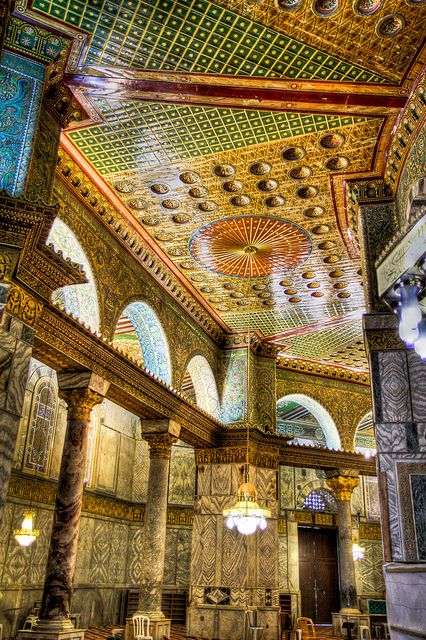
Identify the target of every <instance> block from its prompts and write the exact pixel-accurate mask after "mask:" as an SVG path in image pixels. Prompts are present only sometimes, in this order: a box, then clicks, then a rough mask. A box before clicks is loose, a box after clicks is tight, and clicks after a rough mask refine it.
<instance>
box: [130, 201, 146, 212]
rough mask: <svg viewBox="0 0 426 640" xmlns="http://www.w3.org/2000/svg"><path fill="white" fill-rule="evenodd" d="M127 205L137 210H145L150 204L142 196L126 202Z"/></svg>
mask: <svg viewBox="0 0 426 640" xmlns="http://www.w3.org/2000/svg"><path fill="white" fill-rule="evenodd" d="M126 204H127V206H128V207H130V208H131V209H134V210H135V211H144V210H145V209H146V208H147V206H148V204H147V202H146V200H142V199H141V198H132V199H131V200H128V201H127V202H126Z"/></svg>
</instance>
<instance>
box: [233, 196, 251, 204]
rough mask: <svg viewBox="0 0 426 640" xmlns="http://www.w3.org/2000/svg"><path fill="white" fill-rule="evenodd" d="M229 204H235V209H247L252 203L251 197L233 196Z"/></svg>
mask: <svg viewBox="0 0 426 640" xmlns="http://www.w3.org/2000/svg"><path fill="white" fill-rule="evenodd" d="M229 202H230V203H231V204H233V205H234V207H247V206H248V205H249V204H250V202H251V198H250V197H249V196H246V195H244V194H241V195H239V196H233V197H232V198H231V199H230V200H229Z"/></svg>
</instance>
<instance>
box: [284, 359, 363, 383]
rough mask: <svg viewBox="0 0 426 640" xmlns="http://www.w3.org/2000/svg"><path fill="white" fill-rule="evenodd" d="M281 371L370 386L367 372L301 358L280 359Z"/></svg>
mask: <svg viewBox="0 0 426 640" xmlns="http://www.w3.org/2000/svg"><path fill="white" fill-rule="evenodd" d="M277 366H278V368H279V369H286V370H291V371H297V372H299V373H306V374H308V375H311V376H321V377H323V378H331V379H333V380H344V381H345V382H356V383H358V384H362V385H366V386H369V385H370V376H369V374H368V373H367V372H365V371H354V370H352V369H345V368H344V367H337V366H332V365H326V364H322V363H320V362H314V361H309V360H301V359H299V358H286V357H285V356H279V357H278V364H277Z"/></svg>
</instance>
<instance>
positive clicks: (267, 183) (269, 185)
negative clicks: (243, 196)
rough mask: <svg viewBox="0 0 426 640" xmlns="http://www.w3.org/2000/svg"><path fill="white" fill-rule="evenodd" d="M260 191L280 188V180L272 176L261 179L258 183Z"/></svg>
mask: <svg viewBox="0 0 426 640" xmlns="http://www.w3.org/2000/svg"><path fill="white" fill-rule="evenodd" d="M257 188H258V189H259V191H266V192H268V191H275V189H277V188H278V182H277V181H276V180H273V179H272V178H270V179H269V180H260V181H259V182H258V183H257Z"/></svg>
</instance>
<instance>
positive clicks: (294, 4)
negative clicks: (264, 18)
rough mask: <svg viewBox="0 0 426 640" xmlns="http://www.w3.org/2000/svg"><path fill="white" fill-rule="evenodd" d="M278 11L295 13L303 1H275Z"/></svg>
mask: <svg viewBox="0 0 426 640" xmlns="http://www.w3.org/2000/svg"><path fill="white" fill-rule="evenodd" d="M276 3H277V7H278V9H279V10H280V11H297V10H298V9H300V7H301V6H302V4H303V0H276Z"/></svg>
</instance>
